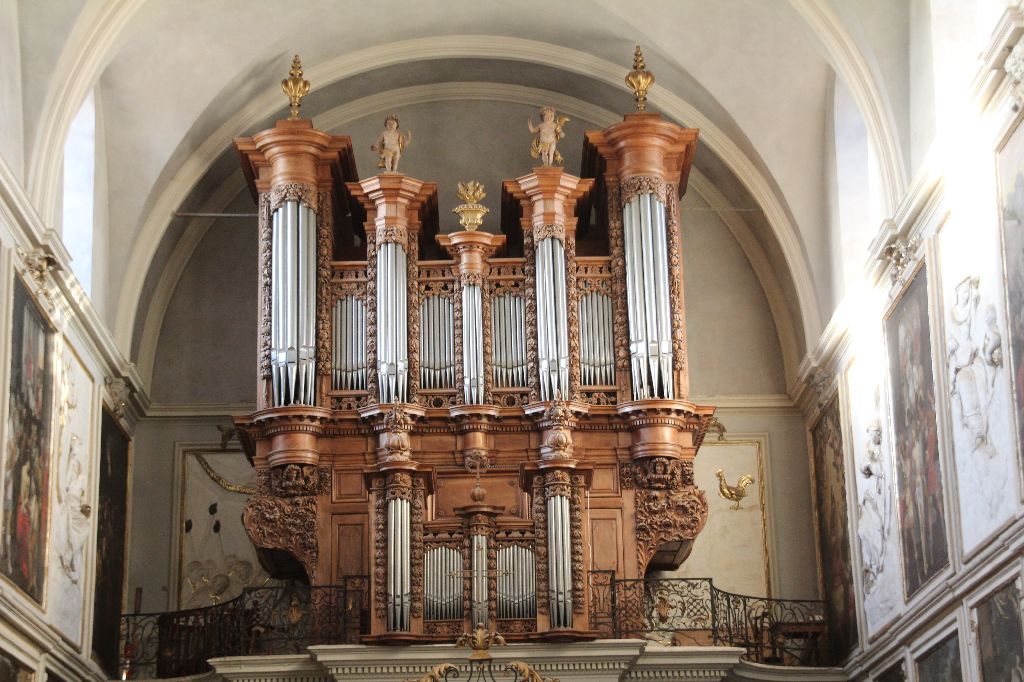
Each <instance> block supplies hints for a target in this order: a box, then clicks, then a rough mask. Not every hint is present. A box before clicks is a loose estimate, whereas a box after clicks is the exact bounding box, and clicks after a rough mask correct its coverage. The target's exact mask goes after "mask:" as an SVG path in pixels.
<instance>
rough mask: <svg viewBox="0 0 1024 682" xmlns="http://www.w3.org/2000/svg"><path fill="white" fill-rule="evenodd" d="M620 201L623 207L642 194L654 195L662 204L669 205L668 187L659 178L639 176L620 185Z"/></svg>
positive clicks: (627, 179)
mask: <svg viewBox="0 0 1024 682" xmlns="http://www.w3.org/2000/svg"><path fill="white" fill-rule="evenodd" d="M619 194H620V197H619V201H620V202H621V203H622V205H623V206H625V205H626V204H628V203H629V202H631V201H632V200H633V199H635V198H636V197H638V196H640V195H641V194H653V195H654V196H655V197H657V199H658V201H660V202H661V203H662V204H665V203H668V201H667V199H668V185H667V184H665V181H664V180H662V179H661V178H659V177H654V176H647V175H638V176H635V177H632V178H626V179H625V180H623V181H622V182H620V183H619Z"/></svg>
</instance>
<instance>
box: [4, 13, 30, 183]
mask: <svg viewBox="0 0 1024 682" xmlns="http://www.w3.org/2000/svg"><path fill="white" fill-rule="evenodd" d="M19 45H20V38H19V35H18V3H16V2H3V3H0V121H3V125H0V156H2V157H3V159H4V161H5V162H6V163H7V165H8V166H10V168H11V170H12V171H14V176H15V177H16V178H18V179H19V180H21V179H22V178H23V177H24V172H25V168H24V166H25V154H24V150H23V146H22V145H23V144H24V142H23V136H24V126H23V124H22V121H23V118H22V109H21V106H22V103H21V52H20V49H19Z"/></svg>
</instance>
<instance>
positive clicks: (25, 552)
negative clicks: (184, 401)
mask: <svg viewBox="0 0 1024 682" xmlns="http://www.w3.org/2000/svg"><path fill="white" fill-rule="evenodd" d="M13 288H14V306H13V309H12V318H11V382H10V386H9V391H8V401H9V402H8V408H7V442H6V443H4V453H3V466H4V471H3V481H4V482H3V494H4V501H3V530H2V532H0V573H2V574H3V575H4V576H6V577H7V578H9V579H10V580H11V582H13V583H14V584H15V585H16V586H17V587H18V588H19V589H20V590H21V591H23V592H24V593H25V594H27V595H28V596H29V597H31V598H32V599H33V600H35V601H36V602H37V603H39V604H40V605H41V604H42V603H43V596H44V593H45V586H46V547H47V542H46V540H47V537H46V535H47V529H48V523H47V522H48V520H49V519H48V513H49V493H50V444H51V422H52V416H53V366H52V365H53V344H54V342H53V339H54V334H53V330H52V329H51V327H50V324H49V322H48V321H47V319H46V316H45V315H44V314H43V311H42V310H41V309H40V307H39V306H38V305H37V304H36V302H35V301H34V300H33V298H32V296H31V294H29V291H28V289H27V288H26V286H25V285H24V283H23V282H22V281H21V279H19V278H18V277H15V278H14V287H13Z"/></svg>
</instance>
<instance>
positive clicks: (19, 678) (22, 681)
mask: <svg viewBox="0 0 1024 682" xmlns="http://www.w3.org/2000/svg"><path fill="white" fill-rule="evenodd" d="M33 679H35V672H34V671H32V670H31V669H30V668H28V667H27V666H26V665H25V664H24V663H22V662H21V661H19V660H18V659H16V658H15V657H14V656H11V655H10V654H9V653H7V652H6V651H0V682H32V681H33Z"/></svg>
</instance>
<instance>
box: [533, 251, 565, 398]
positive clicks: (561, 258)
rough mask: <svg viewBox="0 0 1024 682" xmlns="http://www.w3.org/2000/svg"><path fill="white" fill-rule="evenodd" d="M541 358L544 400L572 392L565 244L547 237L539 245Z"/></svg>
mask: <svg viewBox="0 0 1024 682" xmlns="http://www.w3.org/2000/svg"><path fill="white" fill-rule="evenodd" d="M536 267H537V281H536V288H537V360H538V363H539V367H538V374H539V379H540V398H541V400H557V399H561V398H564V397H566V396H568V395H569V330H568V320H567V316H566V294H565V282H566V276H565V246H564V245H563V244H562V241H561V240H560V239H556V238H555V237H547V238H545V239H542V240H541V241H540V243H538V244H537V264H536Z"/></svg>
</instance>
